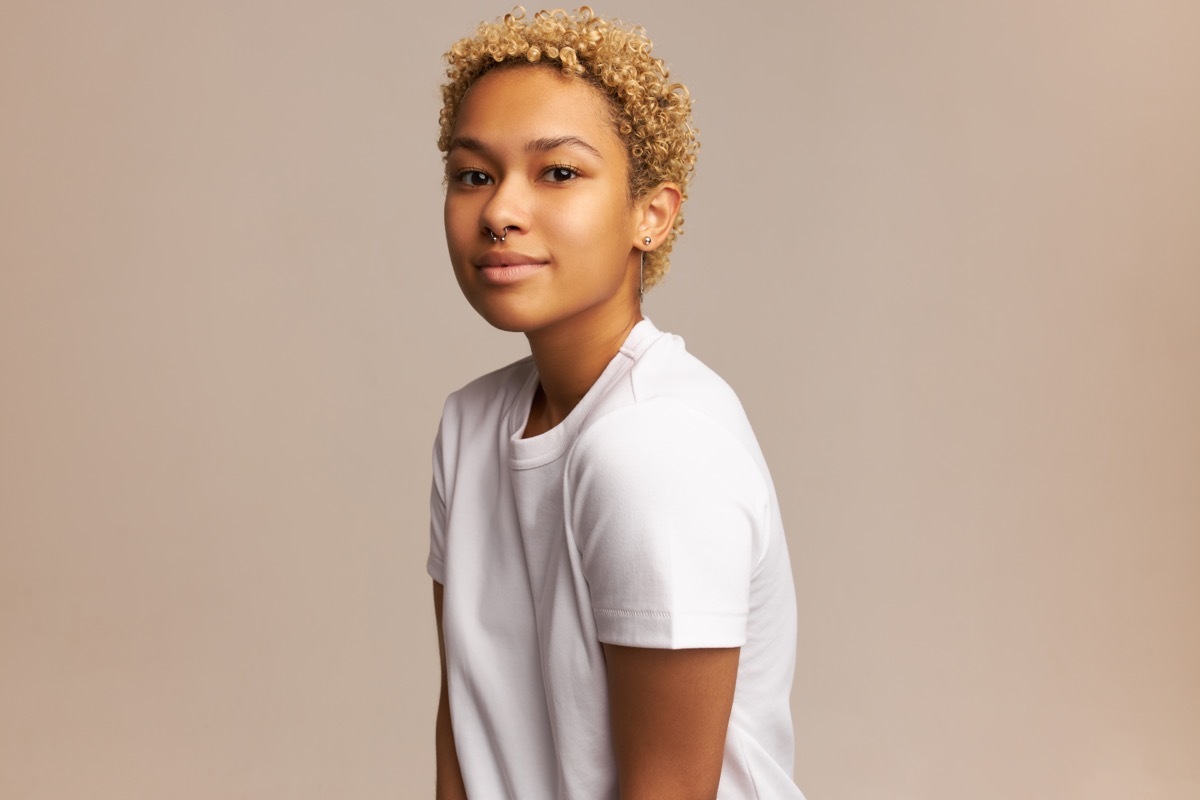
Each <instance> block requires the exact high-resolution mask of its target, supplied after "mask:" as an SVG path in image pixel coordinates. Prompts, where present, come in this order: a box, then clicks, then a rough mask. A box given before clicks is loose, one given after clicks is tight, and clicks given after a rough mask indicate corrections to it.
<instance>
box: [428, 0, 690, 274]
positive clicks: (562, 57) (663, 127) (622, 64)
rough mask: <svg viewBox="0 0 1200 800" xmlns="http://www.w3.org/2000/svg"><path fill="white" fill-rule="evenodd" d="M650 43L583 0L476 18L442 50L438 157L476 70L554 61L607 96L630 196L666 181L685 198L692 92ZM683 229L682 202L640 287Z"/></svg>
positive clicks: (661, 267) (661, 268) (661, 269)
mask: <svg viewBox="0 0 1200 800" xmlns="http://www.w3.org/2000/svg"><path fill="white" fill-rule="evenodd" d="M650 48H651V43H650V40H649V39H648V38H646V32H645V30H644V29H643V28H641V27H640V26H632V27H631V26H626V25H624V24H623V23H621V22H620V21H618V20H606V19H603V18H601V17H597V16H596V15H595V13H594V12H593V11H592V9H590V8H588V7H587V6H582V7H581V8H580V9H579V10H578V11H576V12H574V13H572V12H568V11H564V10H562V9H557V10H554V11H539V12H537V13H536V14H534V15H533V19H532V20H527V19H526V18H525V10H524V9H523V8H521V7H520V6H518V7H517V8H515V9H514V10H513V12H512V13H510V14H505V15H504V18H503V19H501V20H499V21H497V22H482V23H480V24H479V27H478V28H477V29H476V30H475V35H474V36H468V37H467V38H465V39H460V40H459V41H457V42H455V43H454V44H453V46H451V48H450V50H449V51H447V53H446V55H445V58H446V61H447V63H448V65H449V66H448V67H447V68H446V76H447V78H448V79H449V80H448V81H447V82H446V83H445V84H443V85H442V111H441V115H440V122H441V133H440V135H439V137H438V149H440V150H441V151H442V154H443V158H444V157H445V156H446V154H447V153H448V151H449V149H450V142H451V139H452V137H453V135H454V125H455V123H456V122H457V120H458V112H459V109H460V108H461V106H462V101H463V98H464V97H465V96H466V94H467V90H468V89H470V88H471V86H472V85H474V83H475V81H477V80H479V78H480V77H481V76H482V75H484V74H485V73H487V72H488V71H490V70H492V69H496V68H497V67H507V66H511V65H517V64H547V65H550V66H558V67H561V71H562V73H563V74H564V75H568V76H576V77H580V78H583V79H585V80H587V81H588V82H590V83H591V84H593V85H594V86H596V87H597V88H598V89H600V90H601V92H602V93H603V94H604V95H605V96H606V97H607V98H608V99H609V101H610V105H611V107H612V110H613V113H614V121H615V124H616V130H617V134H618V135H619V137H620V139H621V141H622V142H624V144H625V151H626V153H627V155H628V156H629V193H630V197H632V198H635V199H636V198H640V197H643V196H644V195H645V194H646V193H647V192H648V191H650V190H651V189H653V188H654V187H655V186H658V185H659V184H661V183H664V182H667V181H670V182H673V183H675V184H677V185H678V186H679V191H680V193H681V195H682V198H683V199H684V200H686V199H687V187H688V181H689V179H690V178H691V174H692V170H693V168H694V167H695V164H696V151H697V150H698V148H699V142H698V141H697V139H696V130H695V128H693V127H692V123H691V113H692V99H691V95H689V94H688V90H687V87H685V86H684V85H683V84H681V83H671V82H670V80H669V73H668V70H667V66H666V64H664V63H663V61H662V60H661V59H658V58H655V57H653V56H652V55H651V54H650ZM682 232H683V212H682V210H681V211H680V213H679V214H678V216H676V218H675V224H674V227H673V228H672V230H671V233H670V235H669V236H668V237H667V239H666V241H664V242H662V243H660V244H659V246H658V248H657V249H655V250H653V251H651V252H648V253H646V256H645V263H644V271H643V284H644V286H645V287H646V288H649V287H651V286H654V285H655V284H657V283H658V282H659V281H661V280H662V278H663V276H664V275H666V272H667V269H668V267H669V265H670V261H669V256H670V252H671V248H672V246H673V245H674V244H675V239H676V237H677V236H678V235H679V234H681V233H682Z"/></svg>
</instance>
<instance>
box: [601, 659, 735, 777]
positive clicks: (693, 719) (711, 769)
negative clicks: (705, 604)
mask: <svg viewBox="0 0 1200 800" xmlns="http://www.w3.org/2000/svg"><path fill="white" fill-rule="evenodd" d="M739 653H740V650H739V648H736V647H732V648H720V649H702V650H656V649H648V648H640V647H621V646H618V645H611V644H606V645H604V656H605V660H606V661H607V664H608V693H609V705H610V713H611V716H612V735H613V746H614V748H615V750H616V756H617V772H618V778H619V781H620V789H621V800H642V798H653V800H676V799H677V798H678V799H679V800H683V798H686V800H699V799H700V798H705V799H706V800H711V799H712V798H715V797H716V796H717V784H718V782H719V781H720V779H721V763H722V758H723V755H724V750H725V731H726V729H727V728H728V727H729V712H730V709H731V708H732V707H733V690H734V685H735V684H736V682H737V668H738V655H739Z"/></svg>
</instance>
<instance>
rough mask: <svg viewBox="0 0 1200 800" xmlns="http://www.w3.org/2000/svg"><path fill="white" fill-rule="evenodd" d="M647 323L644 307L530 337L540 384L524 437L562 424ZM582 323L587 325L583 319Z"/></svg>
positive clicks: (530, 346)
mask: <svg viewBox="0 0 1200 800" xmlns="http://www.w3.org/2000/svg"><path fill="white" fill-rule="evenodd" d="M641 319H642V312H641V307H640V305H639V306H635V307H634V308H633V310H632V311H631V313H630V314H628V315H623V316H622V317H619V318H616V319H613V320H612V321H610V322H608V323H607V324H598V321H593V322H592V323H591V324H578V325H573V326H571V328H569V329H566V330H543V331H531V332H529V333H527V334H526V336H527V338H528V339H529V349H530V352H531V353H532V354H533V363H534V364H535V365H536V366H537V371H538V379H539V381H540V386H539V387H538V390H537V393H536V394H535V395H534V399H533V404H532V406H531V408H530V410H529V420H528V422H527V423H526V426H525V436H526V437H530V436H536V435H538V434H539V433H544V432H546V431H548V430H550V429H551V428H553V427H554V426H555V425H558V424H559V423H560V422H562V421H563V420H564V419H566V417H567V415H568V414H570V413H571V410H572V409H573V408H575V406H577V405H579V401H580V400H582V399H583V396H584V395H585V394H587V392H588V390H589V389H591V388H592V386H593V385H594V384H595V383H596V381H597V379H599V377H600V373H602V372H604V368H605V367H607V366H608V363H609V362H610V361H612V360H613V358H614V357H615V356H616V355H617V352H618V351H620V349H621V345H623V344H624V343H625V339H626V338H627V337H628V336H629V332H630V331H632V330H633V327H634V326H635V325H637V323H638V322H639V321H641ZM580 322H585V321H583V320H580Z"/></svg>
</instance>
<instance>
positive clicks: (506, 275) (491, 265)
mask: <svg viewBox="0 0 1200 800" xmlns="http://www.w3.org/2000/svg"><path fill="white" fill-rule="evenodd" d="M548 263H549V262H548V261H544V260H542V259H539V258H535V257H534V256H529V255H525V254H524V253H514V252H512V251H511V250H504V251H499V250H492V251H489V252H487V253H485V254H484V255H483V256H482V257H480V258H478V259H476V261H475V266H476V268H477V269H478V270H479V274H480V276H481V277H482V278H483V280H484V282H485V283H490V284H493V285H496V286H503V285H508V284H511V283H516V282H518V281H520V280H523V279H524V278H527V277H529V276H530V275H532V274H534V273H536V272H538V271H539V270H541V269H542V268H543V267H545V266H546V265H547V264H548Z"/></svg>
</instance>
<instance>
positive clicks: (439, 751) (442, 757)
mask: <svg viewBox="0 0 1200 800" xmlns="http://www.w3.org/2000/svg"><path fill="white" fill-rule="evenodd" d="M442 592H443V590H442V584H440V583H438V582H437V581H434V582H433V613H434V618H435V619H436V620H437V634H438V653H439V655H440V658H441V663H442V689H441V693H440V696H439V698H438V711H437V723H436V725H435V728H434V745H435V751H436V755H437V765H436V771H437V789H436V797H437V799H438V800H466V797H467V790H466V788H465V787H464V786H463V778H462V769H461V768H460V766H459V763H458V750H457V748H455V746H454V731H453V728H452V727H451V722H450V694H449V690H448V687H447V682H446V640H445V636H444V635H443V633H442Z"/></svg>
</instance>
